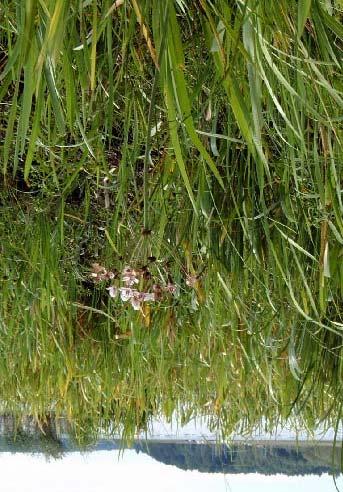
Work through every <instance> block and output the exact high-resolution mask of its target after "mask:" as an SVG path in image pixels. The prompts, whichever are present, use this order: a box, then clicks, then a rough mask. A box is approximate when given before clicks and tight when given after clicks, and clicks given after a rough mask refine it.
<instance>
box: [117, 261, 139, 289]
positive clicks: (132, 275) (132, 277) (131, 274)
mask: <svg viewBox="0 0 343 492" xmlns="http://www.w3.org/2000/svg"><path fill="white" fill-rule="evenodd" d="M137 275H138V272H136V270H133V269H132V268H131V267H129V266H126V267H125V268H124V270H123V273H122V277H121V278H122V280H123V282H124V284H125V285H126V286H127V287H132V285H134V284H138V283H139V280H138V278H137Z"/></svg>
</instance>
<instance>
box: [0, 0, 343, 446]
mask: <svg viewBox="0 0 343 492" xmlns="http://www.w3.org/2000/svg"><path fill="white" fill-rule="evenodd" d="M342 9H343V7H342V5H341V3H340V2H338V1H337V2H332V1H329V0H326V1H320V0H312V1H299V2H296V1H293V0H280V1H278V2H265V1H258V2H257V1H253V0H246V1H242V0H236V1H233V0H231V1H229V2H228V1H227V0H219V1H217V2H210V1H209V0H200V1H198V2H194V1H193V2H192V1H190V2H184V1H183V0H166V1H164V2H160V1H159V0H141V1H138V0H130V1H129V0H124V1H120V0H119V1H118V0H117V1H116V2H114V3H113V2H110V1H109V0H103V1H95V0H94V1H88V0H85V1H83V2H82V1H78V2H76V1H74V0H73V1H71V2H70V1H68V2H67V1H65V0H59V1H57V0H47V1H37V0H31V1H30V2H26V3H23V2H21V3H18V2H13V1H10V0H7V1H5V2H2V6H1V11H0V68H1V73H0V81H1V86H0V105H1V106H0V107H1V113H0V142H1V143H0V163H1V189H0V211H1V220H0V235H1V244H0V254H1V260H0V281H1V291H0V330H1V336H0V353H1V357H0V375H1V378H0V399H1V405H2V407H3V411H5V412H14V413H18V414H22V413H28V414H30V415H36V416H37V418H38V419H41V418H42V416H44V415H46V414H48V413H49V412H50V411H53V412H54V413H55V414H56V415H57V416H58V415H60V416H62V415H63V416H67V417H68V418H70V419H72V420H73V421H74V422H75V425H76V426H77V427H78V429H79V435H80V438H82V435H83V433H85V432H86V430H87V432H89V429H91V431H92V432H94V433H96V432H97V430H98V429H99V428H100V427H102V428H104V429H107V430H108V431H109V432H110V431H113V430H114V431H118V430H120V431H121V432H122V435H123V437H125V438H132V436H133V435H134V433H135V432H136V431H137V429H139V428H144V427H146V426H147V425H148V423H149V420H150V418H151V417H152V416H153V415H159V414H163V415H164V416H166V417H167V418H171V417H172V415H175V412H176V413H177V414H178V416H179V418H180V420H181V421H187V420H188V419H189V418H190V417H193V416H195V415H199V414H205V415H207V416H208V419H209V423H210V425H212V426H213V427H218V428H219V429H220V430H221V431H222V433H223V436H227V435H229V434H230V432H231V431H232V430H233V429H236V428H237V426H239V428H240V430H241V431H242V432H245V431H249V430H251V429H252V428H253V427H254V426H255V425H259V422H260V421H261V418H264V419H265V421H266V426H267V427H272V426H273V425H274V424H275V423H276V422H279V421H280V420H281V421H285V420H287V419H289V418H294V419H295V420H297V421H299V420H300V421H301V420H302V421H303V422H304V424H305V425H306V426H308V428H309V429H313V428H314V427H315V426H316V425H317V423H318V422H319V421H322V422H324V424H326V425H335V423H336V422H338V421H339V419H340V417H341V414H342V397H341V395H342V380H343V379H342V376H343V370H342V329H343V309H342V294H343V266H342V265H343V261H342V257H343V247H342V245H343V219H342V217H343V213H342V212H343V205H342V156H343V153H342V106H343V91H342V40H343V29H342V17H343V15H342ZM94 264H97V267H94ZM92 265H93V266H92ZM127 267H130V269H131V271H132V270H133V271H135V272H140V274H139V276H137V278H138V277H139V279H138V280H139V283H138V284H137V285H136V284H135V285H134V286H132V285H131V286H128V285H124V284H122V281H123V275H122V274H123V272H124V271H126V270H125V268H127ZM94 269H96V271H95V270H94ZM99 269H100V270H99ZM104 271H106V272H111V273H113V277H112V278H109V277H108V278H102V279H100V280H101V281H99V282H96V281H94V280H99V279H98V278H95V277H94V275H92V273H93V274H94V273H97V272H98V273H99V272H102V273H104ZM154 285H155V286H156V285H157V286H159V288H160V289H162V290H163V289H166V288H167V286H168V285H170V286H172V287H173V289H172V290H173V292H171V291H170V292H168V293H166V295H163V296H162V295H161V296H156V297H154V298H152V297H150V298H149V302H148V301H147V302H140V303H139V305H138V309H134V304H133V303H132V299H135V297H134V296H136V297H137V295H138V294H137V293H136V294H132V296H131V297H130V299H131V301H130V302H131V304H130V302H127V301H128V300H129V298H127V299H126V298H125V299H123V296H122V295H121V296H116V297H112V296H111V295H110V293H111V292H112V293H114V292H117V291H114V290H112V291H111V290H109V288H111V287H112V288H113V289H121V288H124V287H134V289H135V291H136V292H140V293H145V294H154V293H155V290H156V289H155V288H154V287H153V286H154ZM154 289H155V290H154ZM120 292H121V294H122V291H120ZM154 296H155V294H154ZM147 299H148V297H147V298H146V300H147ZM136 307H137V302H136Z"/></svg>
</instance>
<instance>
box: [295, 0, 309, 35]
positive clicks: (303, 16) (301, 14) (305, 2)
mask: <svg viewBox="0 0 343 492" xmlns="http://www.w3.org/2000/svg"><path fill="white" fill-rule="evenodd" d="M311 3H312V0H299V2H298V38H299V39H300V38H301V36H302V33H303V31H304V27H305V23H306V21H307V18H308V15H309V13H310V9H311Z"/></svg>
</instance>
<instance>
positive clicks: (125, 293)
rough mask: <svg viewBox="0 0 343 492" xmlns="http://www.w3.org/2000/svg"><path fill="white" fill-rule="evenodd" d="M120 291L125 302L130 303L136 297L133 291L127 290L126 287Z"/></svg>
mask: <svg viewBox="0 0 343 492" xmlns="http://www.w3.org/2000/svg"><path fill="white" fill-rule="evenodd" d="M119 291H120V298H121V300H122V301H123V302H125V301H128V300H129V299H131V298H132V297H133V295H134V292H135V291H133V290H132V289H129V288H126V287H121V288H120V289H119Z"/></svg>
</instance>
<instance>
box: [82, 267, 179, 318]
mask: <svg viewBox="0 0 343 492" xmlns="http://www.w3.org/2000/svg"><path fill="white" fill-rule="evenodd" d="M92 268H93V270H92V272H91V277H92V278H93V280H94V281H95V282H101V281H106V280H112V279H115V278H118V276H119V275H118V273H117V272H112V271H108V270H106V269H105V268H104V267H102V266H100V265H99V264H98V263H93V264H92ZM147 273H149V278H150V272H147V270H146V269H140V270H135V269H133V268H131V267H130V266H126V267H125V268H124V270H123V271H122V273H121V281H122V283H123V284H124V285H123V286H121V287H118V286H116V285H110V286H109V287H107V290H108V294H109V296H110V297H112V298H116V297H117V296H119V297H120V299H121V301H122V302H126V301H130V304H131V306H132V307H133V309H134V310H136V311H139V310H140V309H141V305H142V303H144V302H151V301H158V300H161V299H162V297H163V294H164V293H170V294H175V292H176V286H175V285H174V284H173V283H171V282H168V284H167V285H165V286H161V285H159V284H154V285H153V286H152V292H142V291H139V290H137V289H136V288H134V286H136V285H138V284H140V283H143V284H144V279H145V278H147Z"/></svg>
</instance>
